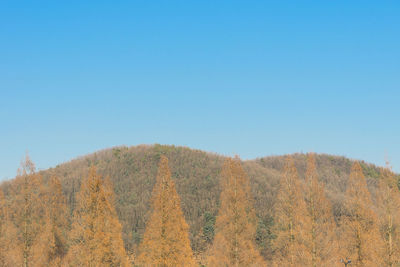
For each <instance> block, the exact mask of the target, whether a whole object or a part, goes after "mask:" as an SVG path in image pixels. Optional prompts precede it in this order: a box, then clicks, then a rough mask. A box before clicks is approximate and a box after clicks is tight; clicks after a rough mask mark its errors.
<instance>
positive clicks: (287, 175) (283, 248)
mask: <svg viewBox="0 0 400 267" xmlns="http://www.w3.org/2000/svg"><path fill="white" fill-rule="evenodd" d="M302 191H303V190H302V184H301V183H300V180H299V176H298V173H297V170H296V167H295V165H294V162H293V159H292V158H291V157H290V156H288V157H287V159H286V164H285V167H284V173H283V176H282V179H281V183H280V189H279V193H278V197H277V202H276V206H275V218H274V219H275V226H274V233H275V235H276V239H275V240H274V249H275V255H274V260H273V263H274V266H311V258H312V256H311V251H310V250H309V249H307V245H308V242H309V240H310V233H311V228H310V226H311V218H310V217H308V216H307V207H306V203H305V201H304V198H303V195H302Z"/></svg>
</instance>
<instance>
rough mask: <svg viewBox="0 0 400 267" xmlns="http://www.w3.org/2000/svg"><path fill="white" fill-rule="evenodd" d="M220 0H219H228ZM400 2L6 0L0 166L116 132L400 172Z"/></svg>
mask: <svg viewBox="0 0 400 267" xmlns="http://www.w3.org/2000/svg"><path fill="white" fill-rule="evenodd" d="M217 2H218V3H217ZM399 14H400V2H399V1H379V2H377V1H301V3H300V2H299V1H68V2H62V1H8V0H5V1H1V2H0V179H5V178H11V177H13V176H14V175H15V173H16V170H17V168H18V165H19V162H20V160H21V159H22V158H23V156H24V154H25V151H26V150H28V151H29V153H30V155H31V157H32V159H33V160H34V161H35V163H36V164H37V167H38V168H39V169H45V168H48V167H51V166H55V165H56V164H59V163H62V162H64V161H67V160H70V159H72V158H74V157H77V156H80V155H84V154H88V153H91V152H94V151H96V150H99V149H103V148H107V147H111V146H117V145H137V144H143V143H145V144H152V143H161V144H175V145H184V146H189V147H192V148H199V149H203V150H207V151H213V152H217V153H221V154H225V155H233V154H239V155H240V156H242V157H243V158H245V159H249V158H255V157H260V156H265V155H277V154H285V153H292V152H308V151H314V152H319V153H329V154H336V155H344V156H348V157H350V158H355V159H363V160H365V161H368V162H372V163H376V164H378V165H383V164H384V159H385V155H387V156H388V158H389V159H390V160H391V161H392V165H393V166H394V168H395V170H397V171H400V141H399V136H400V124H399V119H398V117H399V115H400V103H399V100H400V49H399V48H400V16H399Z"/></svg>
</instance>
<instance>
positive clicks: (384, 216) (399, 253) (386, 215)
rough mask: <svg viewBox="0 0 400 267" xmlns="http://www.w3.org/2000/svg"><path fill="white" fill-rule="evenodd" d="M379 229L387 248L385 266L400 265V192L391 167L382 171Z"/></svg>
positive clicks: (384, 256) (379, 189) (385, 248)
mask: <svg viewBox="0 0 400 267" xmlns="http://www.w3.org/2000/svg"><path fill="white" fill-rule="evenodd" d="M377 203H378V205H377V206H378V212H379V229H380V232H381V236H382V239H383V240H384V243H385V246H384V251H383V260H384V264H385V266H390V267H393V266H399V265H400V213H399V211H400V192H399V188H398V187H397V181H396V177H395V175H394V173H393V172H392V171H391V169H390V166H389V165H388V166H387V167H386V168H384V169H382V171H381V179H380V182H379V187H378V191H377Z"/></svg>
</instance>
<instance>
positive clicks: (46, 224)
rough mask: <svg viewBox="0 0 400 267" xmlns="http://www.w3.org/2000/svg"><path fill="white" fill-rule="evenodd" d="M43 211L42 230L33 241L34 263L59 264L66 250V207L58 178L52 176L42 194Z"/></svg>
mask: <svg viewBox="0 0 400 267" xmlns="http://www.w3.org/2000/svg"><path fill="white" fill-rule="evenodd" d="M43 201H44V202H45V212H44V217H43V219H42V221H43V230H42V231H41V233H40V234H39V236H38V240H37V241H36V242H35V245H34V247H33V250H34V251H35V253H34V254H35V255H36V259H35V262H36V265H39V266H44V265H50V266H61V263H62V259H63V257H64V256H65V254H66V251H67V240H66V236H67V231H68V222H67V207H66V201H65V198H64V195H63V193H62V187H61V183H60V181H59V179H58V178H57V177H56V176H52V177H51V178H50V180H49V183H48V187H47V188H46V191H45V195H44V196H43Z"/></svg>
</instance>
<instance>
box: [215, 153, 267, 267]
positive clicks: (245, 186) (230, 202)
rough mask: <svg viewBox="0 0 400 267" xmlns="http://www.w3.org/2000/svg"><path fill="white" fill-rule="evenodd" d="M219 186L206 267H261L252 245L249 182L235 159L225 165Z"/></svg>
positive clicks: (253, 223)
mask: <svg viewBox="0 0 400 267" xmlns="http://www.w3.org/2000/svg"><path fill="white" fill-rule="evenodd" d="M221 184H222V192H221V196H220V202H221V206H220V209H219V212H218V216H217V220H216V235H215V239H214V242H213V245H212V247H211V252H210V254H211V255H210V257H209V259H208V266H221V267H222V266H265V262H264V261H263V259H262V257H261V256H260V253H259V251H258V250H257V247H256V245H255V234H256V227H257V217H256V213H255V211H254V207H253V199H252V197H251V195H252V194H251V190H250V184H249V179H248V177H247V175H246V173H245V172H244V170H243V168H242V166H241V164H240V160H239V159H238V158H236V159H234V160H233V159H227V160H226V161H225V163H224V166H223V168H222V172H221Z"/></svg>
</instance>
